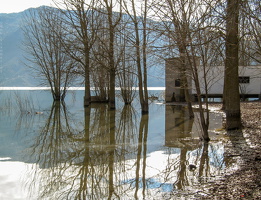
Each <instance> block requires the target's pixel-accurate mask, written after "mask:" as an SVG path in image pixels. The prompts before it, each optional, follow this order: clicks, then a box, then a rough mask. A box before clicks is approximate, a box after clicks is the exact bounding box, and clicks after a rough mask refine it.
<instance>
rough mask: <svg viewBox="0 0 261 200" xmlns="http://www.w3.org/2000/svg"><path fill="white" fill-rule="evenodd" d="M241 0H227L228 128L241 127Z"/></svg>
mask: <svg viewBox="0 0 261 200" xmlns="http://www.w3.org/2000/svg"><path fill="white" fill-rule="evenodd" d="M239 7H240V0H227V18H226V23H227V24H226V60H225V83H224V84H225V90H224V95H223V97H224V100H225V112H226V129H227V130H232V129H240V128H241V112H240V95H239V80H238V64H239V63H238V47H239V44H238V43H239V39H238V23H239V20H238V18H239Z"/></svg>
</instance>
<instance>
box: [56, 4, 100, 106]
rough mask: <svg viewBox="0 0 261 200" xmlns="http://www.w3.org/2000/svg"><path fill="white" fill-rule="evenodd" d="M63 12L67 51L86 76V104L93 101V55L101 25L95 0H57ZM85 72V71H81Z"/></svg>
mask: <svg viewBox="0 0 261 200" xmlns="http://www.w3.org/2000/svg"><path fill="white" fill-rule="evenodd" d="M55 2H56V5H57V6H59V7H60V10H61V12H62V13H63V18H64V20H65V23H66V27H65V30H64V31H65V32H66V33H67V36H68V37H67V38H66V40H64V43H63V45H64V48H65V50H66V53H67V54H68V55H69V56H70V57H71V59H73V60H75V61H76V62H77V63H78V64H79V66H80V67H79V68H78V73H80V74H82V75H83V77H84V86H85V94H84V106H89V105H90V103H91V81H90V79H91V78H90V73H91V63H92V62H91V55H92V49H93V45H94V43H95V41H96V39H97V31H98V29H99V28H100V25H101V19H100V16H99V15H100V14H99V12H97V10H96V9H97V1H95V0H90V1H86V0H63V1H62V2H59V1H58V0H57V1H55ZM81 72H83V73H81Z"/></svg>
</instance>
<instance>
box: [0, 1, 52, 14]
mask: <svg viewBox="0 0 261 200" xmlns="http://www.w3.org/2000/svg"><path fill="white" fill-rule="evenodd" d="M51 3H52V0H0V13H13V12H21V11H24V10H26V9H27V8H32V7H39V6H42V5H49V6H50V5H51Z"/></svg>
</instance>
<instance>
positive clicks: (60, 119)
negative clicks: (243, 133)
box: [30, 102, 225, 199]
mask: <svg viewBox="0 0 261 200" xmlns="http://www.w3.org/2000/svg"><path fill="white" fill-rule="evenodd" d="M186 112H187V111H186V110H184V109H183V108H180V107H168V106H166V113H165V114H166V116H165V118H166V119H165V120H166V121H165V123H166V125H165V146H162V145H158V144H156V148H154V150H150V148H148V145H149V144H148V142H149V141H150V140H149V139H150V134H152V133H150V129H149V126H150V123H152V122H153V119H151V117H150V118H149V115H140V114H138V113H137V112H136V111H135V109H134V108H133V107H131V106H130V105H126V106H124V107H123V108H122V110H121V111H119V110H110V109H109V108H108V106H107V104H91V106H89V107H86V108H85V109H84V117H83V118H84V120H82V121H81V122H79V121H78V119H74V115H72V114H71V113H68V112H67V110H66V106H65V104H59V103H58V102H55V103H54V104H53V106H52V109H51V110H50V115H49V117H48V118H47V120H46V123H45V125H44V126H43V127H42V128H41V129H40V131H39V134H38V136H37V139H36V140H35V143H34V145H33V147H32V148H31V149H30V150H31V157H33V158H36V161H37V163H38V165H39V167H40V168H38V169H35V171H33V170H32V171H31V173H33V175H34V180H35V181H34V182H31V183H30V186H31V187H30V188H31V192H32V193H33V191H35V187H37V184H36V183H41V184H40V185H39V187H40V193H39V194H38V196H39V199H41V198H46V199H48V198H49V199H150V198H164V199H165V198H171V197H173V196H175V195H176V194H177V193H178V192H179V191H185V190H188V189H191V188H192V187H193V185H196V184H199V183H203V182H205V181H208V178H209V177H213V176H216V175H218V173H220V170H221V169H222V168H223V167H224V165H225V163H224V161H223V157H222V156H220V152H219V151H220V147H222V145H221V144H216V143H209V144H208V143H203V144H202V143H201V142H200V141H199V140H198V139H197V138H194V136H193V134H194V133H193V132H194V131H195V130H194V127H195V126H194V123H195V122H194V121H193V120H190V119H189V118H188V117H189V116H188V114H187V113H186ZM154 123H155V122H154ZM161 125H162V124H161ZM151 132H153V130H152V131H151ZM151 137H153V135H151ZM157 145H158V146H157ZM221 154H222V152H221ZM190 164H193V165H194V166H195V169H193V170H191V169H189V165H190Z"/></svg>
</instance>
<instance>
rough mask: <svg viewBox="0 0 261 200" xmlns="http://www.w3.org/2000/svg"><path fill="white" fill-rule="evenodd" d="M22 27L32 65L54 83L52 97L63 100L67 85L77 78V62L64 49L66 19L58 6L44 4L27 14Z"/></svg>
mask: <svg viewBox="0 0 261 200" xmlns="http://www.w3.org/2000/svg"><path fill="white" fill-rule="evenodd" d="M25 23H26V24H25V26H24V29H23V32H24V36H25V42H24V44H25V50H26V52H27V53H28V55H29V56H28V57H27V59H28V60H29V61H30V62H31V64H32V65H30V67H31V68H32V69H34V71H35V72H36V75H37V76H38V77H39V78H41V79H42V81H43V84H44V85H48V86H50V87H51V92H52V95H53V99H54V100H57V101H60V100H64V98H65V95H66V91H67V88H68V87H69V86H70V84H71V83H72V81H73V79H74V75H73V73H72V71H73V69H74V66H75V65H74V62H72V61H71V60H70V58H69V57H68V56H67V55H66V54H65V53H64V51H63V47H62V43H61V41H62V40H63V37H64V32H63V28H62V27H63V25H64V24H63V21H62V20H61V13H60V12H59V10H57V9H54V8H49V7H41V8H39V9H38V10H31V11H30V12H29V14H28V15H27V16H25Z"/></svg>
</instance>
